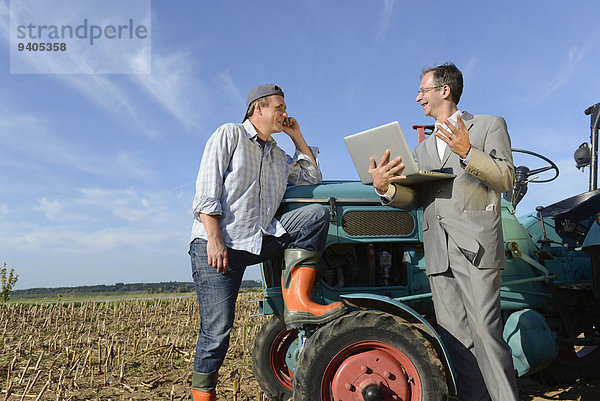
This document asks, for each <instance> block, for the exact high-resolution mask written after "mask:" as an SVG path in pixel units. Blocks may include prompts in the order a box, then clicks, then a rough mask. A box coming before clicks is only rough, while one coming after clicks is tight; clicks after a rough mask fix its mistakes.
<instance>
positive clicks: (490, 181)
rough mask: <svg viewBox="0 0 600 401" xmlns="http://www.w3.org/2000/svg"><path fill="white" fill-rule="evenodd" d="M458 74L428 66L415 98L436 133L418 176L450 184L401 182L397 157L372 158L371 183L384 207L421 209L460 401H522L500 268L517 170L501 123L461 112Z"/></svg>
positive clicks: (424, 146) (419, 153) (423, 149)
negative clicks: (506, 200) (505, 212)
mask: <svg viewBox="0 0 600 401" xmlns="http://www.w3.org/2000/svg"><path fill="white" fill-rule="evenodd" d="M462 87H463V79H462V73H461V72H460V71H459V70H458V68H456V66H455V65H454V64H451V63H446V64H444V65H441V66H437V67H434V68H429V69H425V70H424V71H423V74H422V75H421V85H420V86H419V91H418V94H417V98H416V100H417V102H418V103H419V104H420V105H421V107H423V111H424V112H425V115H426V116H431V117H433V118H435V120H436V129H435V131H434V133H435V135H431V136H429V138H427V139H426V140H424V141H423V142H421V143H420V144H419V145H418V146H417V147H416V148H415V151H414V153H415V159H416V160H417V162H418V164H419V169H421V170H436V169H437V170H439V169H443V170H444V171H446V172H452V173H454V174H455V175H456V178H454V179H450V180H442V181H436V182H431V183H427V184H421V185H419V186H415V187H409V186H403V185H401V180H403V179H404V178H405V177H404V176H402V170H403V169H404V165H403V164H402V160H401V158H396V159H394V160H391V161H390V160H389V152H386V154H385V155H384V156H383V157H382V159H381V160H380V161H379V164H377V163H376V162H375V160H373V159H371V168H370V170H369V173H370V174H371V176H372V177H373V186H374V187H375V189H376V191H377V192H378V193H379V194H380V195H381V196H382V202H383V203H384V204H389V205H390V206H393V207H397V208H403V209H411V208H415V207H418V206H422V207H423V241H424V245H425V263H426V271H427V275H428V276H429V281H430V284H431V292H432V294H433V303H434V307H435V315H436V320H437V323H438V326H439V330H440V335H441V336H442V339H443V341H444V344H445V346H446V347H447V349H448V352H449V355H450V359H451V362H452V365H453V367H454V369H455V371H456V373H457V376H458V380H457V381H458V392H459V397H460V399H461V400H463V401H470V400H490V399H492V400H494V401H511V400H518V391H517V385H516V375H515V371H514V367H513V362H512V357H511V353H510V348H509V347H508V345H507V344H506V342H505V341H504V339H503V337H502V330H503V322H502V317H501V313H500V272H501V270H502V269H503V268H504V265H505V261H504V240H503V237H502V220H501V213H500V195H501V193H502V192H505V191H508V190H510V189H512V186H513V179H514V167H513V163H512V153H511V148H510V137H509V136H508V132H507V128H506V122H505V121H504V119H503V118H501V117H497V116H489V115H472V114H469V113H467V112H466V111H465V112H461V111H460V110H458V107H457V104H458V102H459V100H460V96H461V94H462Z"/></svg>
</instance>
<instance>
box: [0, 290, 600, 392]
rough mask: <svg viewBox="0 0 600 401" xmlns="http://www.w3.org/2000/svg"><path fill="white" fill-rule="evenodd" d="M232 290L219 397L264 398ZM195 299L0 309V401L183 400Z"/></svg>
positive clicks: (246, 318) (247, 301)
mask: <svg viewBox="0 0 600 401" xmlns="http://www.w3.org/2000/svg"><path fill="white" fill-rule="evenodd" d="M260 297H261V293H257V292H244V293H241V294H240V298H239V301H238V306H237V318H236V325H235V327H234V329H233V334H232V338H231V346H230V350H229V353H228V356H227V360H226V362H225V365H224V366H223V368H222V370H221V373H220V380H219V385H218V391H219V397H218V399H219V400H238V401H245V400H265V399H266V397H264V395H263V394H262V393H261V391H260V388H259V386H258V384H257V383H256V381H255V379H254V377H253V375H252V367H251V358H250V353H251V350H252V346H253V341H254V337H255V335H256V333H257V332H258V331H259V329H260V327H261V325H262V324H263V323H264V322H265V321H266V319H267V318H266V317H262V316H261V317H251V315H252V314H254V313H256V312H257V305H256V303H254V302H251V301H252V300H254V299H257V298H260ZM198 323H199V318H198V312H197V305H196V300H195V298H194V297H186V298H180V299H152V300H136V301H115V302H89V301H88V302H83V303H62V304H57V303H53V304H38V305H23V304H8V305H3V306H0V389H1V390H2V392H1V393H0V400H4V401H17V400H21V401H22V400H72V401H75V400H189V399H190V396H189V391H188V388H189V386H190V382H191V369H192V361H193V355H194V349H195V344H196V335H197V329H198ZM520 386H521V393H522V394H521V400H589V401H592V400H593V401H597V400H600V383H598V382H595V383H572V384H571V385H569V386H564V387H552V386H548V385H543V384H540V383H538V382H536V381H534V380H532V379H521V380H520Z"/></svg>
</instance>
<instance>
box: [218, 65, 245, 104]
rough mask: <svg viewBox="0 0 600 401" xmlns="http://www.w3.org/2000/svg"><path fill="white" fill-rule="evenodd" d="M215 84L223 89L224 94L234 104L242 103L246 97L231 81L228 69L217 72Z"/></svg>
mask: <svg viewBox="0 0 600 401" xmlns="http://www.w3.org/2000/svg"><path fill="white" fill-rule="evenodd" d="M217 85H218V86H219V87H220V88H221V89H222V90H223V92H224V93H225V95H226V96H227V97H228V98H229V99H231V101H232V102H234V103H235V104H236V105H240V104H241V105H243V104H244V103H245V101H246V97H245V96H244V95H243V94H242V92H241V91H240V90H239V88H238V87H237V86H236V85H235V83H234V82H233V78H232V77H231V75H230V74H229V70H227V71H224V72H222V73H221V74H219V77H218V80H217Z"/></svg>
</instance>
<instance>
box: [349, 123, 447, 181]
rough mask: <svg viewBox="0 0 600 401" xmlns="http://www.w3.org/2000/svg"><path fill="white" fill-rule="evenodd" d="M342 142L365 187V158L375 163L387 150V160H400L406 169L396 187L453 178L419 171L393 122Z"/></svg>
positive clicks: (397, 127)
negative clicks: (404, 178) (344, 143)
mask: <svg viewBox="0 0 600 401" xmlns="http://www.w3.org/2000/svg"><path fill="white" fill-rule="evenodd" d="M344 141H345V142H346V146H347V147H348V151H349V152H350V156H352V161H353V162H354V166H355V167H356V171H358V175H359V176H360V180H361V181H362V183H363V184H366V185H371V184H373V178H371V176H370V175H369V157H372V158H373V159H375V162H377V163H379V160H381V157H382V156H383V154H384V153H385V151H386V150H387V149H389V150H390V160H392V159H395V158H396V157H398V156H400V157H402V162H403V163H404V165H405V166H406V167H404V171H403V172H402V175H405V176H406V180H399V181H396V183H398V184H401V185H411V184H420V183H423V182H428V181H437V180H444V179H449V178H454V177H455V175H454V174H450V173H442V172H438V171H423V170H419V167H418V165H417V162H415V159H413V157H412V153H411V151H410V148H409V147H408V144H407V143H406V138H404V134H403V133H402V129H401V128H400V124H398V122H397V121H394V122H391V123H389V124H385V125H382V126H380V127H376V128H372V129H369V130H366V131H363V132H359V133H358V134H354V135H350V136H347V137H345V138H344Z"/></svg>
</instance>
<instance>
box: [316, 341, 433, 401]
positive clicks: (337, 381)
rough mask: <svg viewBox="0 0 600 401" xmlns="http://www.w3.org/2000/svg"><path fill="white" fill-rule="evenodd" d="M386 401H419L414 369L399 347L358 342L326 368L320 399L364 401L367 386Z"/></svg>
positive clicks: (417, 374)
mask: <svg viewBox="0 0 600 401" xmlns="http://www.w3.org/2000/svg"><path fill="white" fill-rule="evenodd" d="M373 385H375V386H377V388H378V389H379V390H380V391H381V394H382V396H383V399H385V400H404V401H420V400H421V398H422V391H421V387H422V383H421V378H420V376H419V372H418V371H417V368H416V367H415V365H414V364H413V363H412V361H411V360H410V358H409V357H408V356H407V355H406V354H405V353H404V352H402V351H401V350H399V349H398V348H396V347H394V346H392V345H390V344H387V343H384V342H381V341H359V342H356V343H353V344H350V345H348V346H346V347H345V348H343V349H342V350H340V351H339V352H338V353H337V354H336V355H335V356H334V357H333V358H332V359H331V361H330V362H329V364H328V365H327V367H326V368H325V372H324V375H323V380H322V382H321V400H327V401H333V400H345V401H346V400H348V401H350V400H361V401H362V400H364V397H363V394H362V392H363V391H364V390H365V389H366V388H367V386H373Z"/></svg>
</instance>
